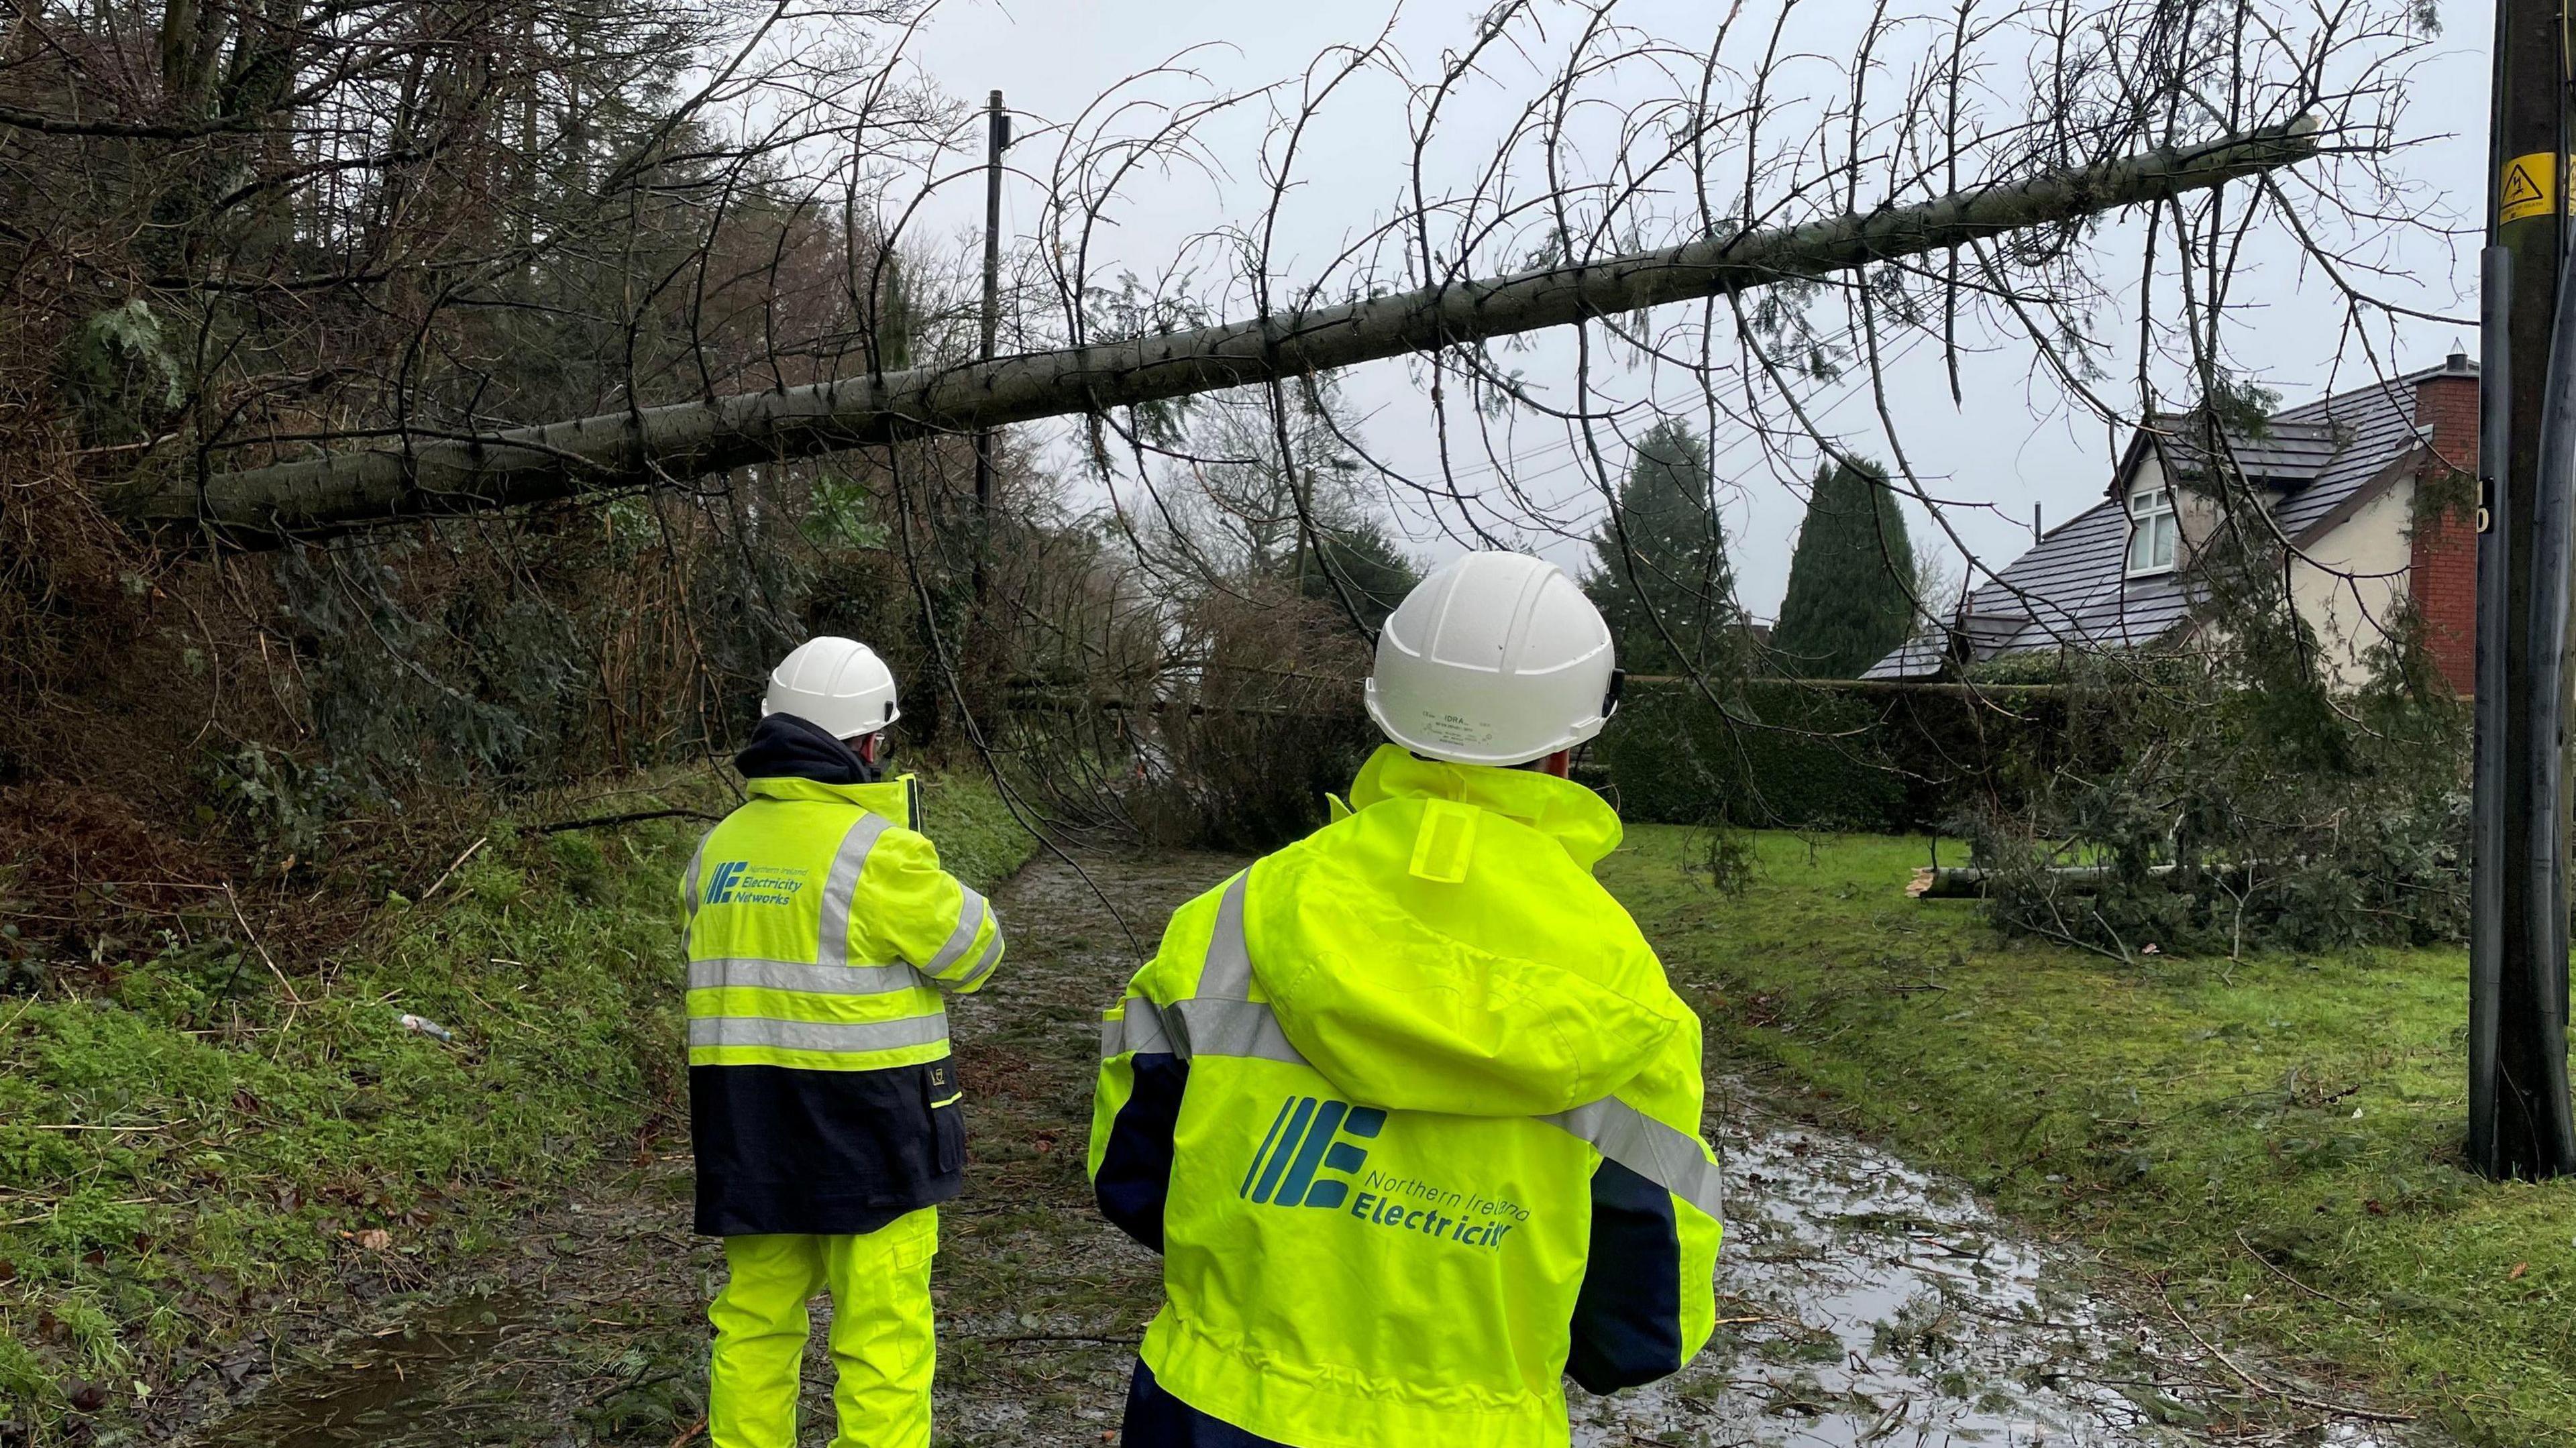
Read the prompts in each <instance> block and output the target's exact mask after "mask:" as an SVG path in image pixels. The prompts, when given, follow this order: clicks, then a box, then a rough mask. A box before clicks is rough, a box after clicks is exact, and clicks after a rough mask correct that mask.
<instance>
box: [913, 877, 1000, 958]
mask: <svg viewBox="0 0 2576 1448" xmlns="http://www.w3.org/2000/svg"><path fill="white" fill-rule="evenodd" d="M958 888H960V889H965V887H964V886H959V887H958ZM987 911H988V907H987V906H986V905H985V903H984V897H983V896H981V895H978V894H976V893H975V892H974V891H973V890H966V898H965V899H964V900H962V901H960V902H959V903H958V906H957V928H956V929H954V930H952V931H950V932H948V943H947V944H945V945H943V946H941V947H939V953H938V954H937V955H934V956H932V957H931V958H930V964H928V965H925V966H923V967H922V968H921V970H922V973H923V974H924V975H937V974H939V973H940V972H942V971H944V970H946V969H948V967H950V966H952V965H955V964H956V963H957V962H958V961H959V960H961V959H963V958H965V955H966V951H967V949H968V948H969V947H970V946H972V945H974V943H975V935H976V932H978V931H980V930H982V929H983V928H984V916H985V914H986V913H987Z"/></svg>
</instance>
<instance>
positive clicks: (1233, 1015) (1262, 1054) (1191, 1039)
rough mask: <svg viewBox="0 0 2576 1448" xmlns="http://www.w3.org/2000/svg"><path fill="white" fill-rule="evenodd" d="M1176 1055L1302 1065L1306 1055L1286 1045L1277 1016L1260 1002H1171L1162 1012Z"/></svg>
mask: <svg viewBox="0 0 2576 1448" xmlns="http://www.w3.org/2000/svg"><path fill="white" fill-rule="evenodd" d="M1164 1024H1165V1027H1166V1028H1167V1029H1169V1030H1170V1031H1171V1032H1172V1035H1173V1038H1174V1039H1173V1046H1174V1050H1175V1054H1178V1055H1182V1056H1248V1057H1251V1058H1253V1059H1256V1060H1262V1061H1285V1062H1287V1063H1288V1064H1289V1065H1291V1066H1303V1065H1305V1064H1306V1058H1305V1057H1303V1056H1301V1055H1299V1054H1297V1048H1296V1047H1294V1046H1292V1045H1289V1044H1288V1035H1287V1033H1286V1032H1284V1031H1282V1030H1280V1029H1279V1017H1277V1016H1275V1015H1273V1014H1271V1011H1270V1007H1268V1006H1266V1005H1263V1004H1261V1003H1260V1002H1259V1001H1229V1000H1208V999H1205V998H1200V999H1197V1000H1186V1001H1174V1002H1173V1003H1172V1006H1171V1009H1170V1010H1169V1011H1167V1012H1165V1014H1164Z"/></svg>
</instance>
